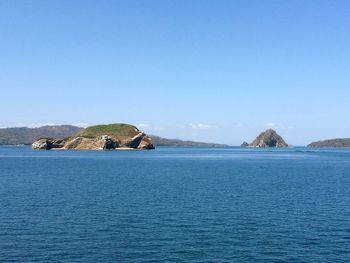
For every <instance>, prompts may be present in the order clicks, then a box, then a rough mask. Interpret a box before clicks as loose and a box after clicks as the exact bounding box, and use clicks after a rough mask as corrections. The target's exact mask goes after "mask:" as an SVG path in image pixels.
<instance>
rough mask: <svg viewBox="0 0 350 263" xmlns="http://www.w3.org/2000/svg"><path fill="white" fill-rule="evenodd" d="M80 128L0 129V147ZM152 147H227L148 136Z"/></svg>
mask: <svg viewBox="0 0 350 263" xmlns="http://www.w3.org/2000/svg"><path fill="white" fill-rule="evenodd" d="M82 129H83V128H82V127H77V126H73V125H52V126H48V125H46V126H43V127H39V128H28V127H14V128H2V129H0V145H31V144H32V143H33V142H34V141H37V140H38V139H41V138H56V139H65V138H68V137H71V136H74V135H75V134H76V133H77V132H78V131H80V130H82ZM148 137H149V138H151V140H152V144H153V145H154V146H156V147H157V146H167V147H209V148H211V147H229V146H228V145H226V144H218V143H206V142H197V141H184V140H180V139H166V138H162V137H159V136H156V135H148Z"/></svg>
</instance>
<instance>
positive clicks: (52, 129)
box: [0, 125, 81, 145]
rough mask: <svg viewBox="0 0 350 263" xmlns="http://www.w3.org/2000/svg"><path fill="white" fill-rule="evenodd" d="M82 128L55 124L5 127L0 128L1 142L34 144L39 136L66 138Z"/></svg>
mask: <svg viewBox="0 0 350 263" xmlns="http://www.w3.org/2000/svg"><path fill="white" fill-rule="evenodd" d="M80 129H81V128H80V127H76V126H72V125H53V126H43V127H39V128H27V127H19V128H4V129H0V144H2V145H4V144H7V145H18V144H28V145H29V144H32V143H33V142H34V141H36V140H37V139H39V138H65V137H68V136H71V135H72V134H75V133H77V132H78V131H79V130H80Z"/></svg>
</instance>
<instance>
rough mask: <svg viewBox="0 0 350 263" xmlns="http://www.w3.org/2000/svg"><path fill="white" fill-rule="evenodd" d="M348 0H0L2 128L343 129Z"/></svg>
mask: <svg viewBox="0 0 350 263" xmlns="http://www.w3.org/2000/svg"><path fill="white" fill-rule="evenodd" d="M349 14H350V1H347V0H344V1H337V0H329V1H321V0H319V1H311V0H310V1H297V0H294V1H279V0H276V1H267V0H266V1H260V0H256V1H247V0H242V1H233V0H232V1H231V0H230V1H214V0H212V1H205V0H197V1H191V0H183V1H180V0H172V1H170V0H169V1H167V0H160V1H141V0H140V1H128V0H125V1H116V0H111V1H104V0H102V1H86V0H84V1H77V0H74V1H62V0H60V1H40V0H35V1H34V0H33V1H24V0H23V1H14V0H7V1H6V0H1V1H0V91H1V92H0V96H1V97H0V127H9V126H21V125H30V126H35V125H40V124H45V123H54V124H76V123H83V124H85V125H91V124H97V123H114V122H127V123H132V124H135V125H140V126H141V128H142V129H143V130H145V131H146V132H148V133H152V134H157V135H161V136H165V137H170V138H181V139H192V140H202V141H214V142H222V143H229V144H233V145H236V144H240V143H241V142H242V141H243V140H247V141H251V140H252V139H253V138H254V137H255V136H256V135H257V133H259V132H260V131H262V130H264V129H266V128H267V127H273V128H275V129H276V130H277V131H278V132H279V133H280V134H281V135H282V136H283V137H285V139H286V140H287V142H289V143H290V144H294V145H304V144H306V143H308V142H310V141H313V140H317V139H324V138H332V137H350V123H349V115H350V15H349Z"/></svg>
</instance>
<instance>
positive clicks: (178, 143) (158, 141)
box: [149, 135, 230, 148]
mask: <svg viewBox="0 0 350 263" xmlns="http://www.w3.org/2000/svg"><path fill="white" fill-rule="evenodd" d="M149 137H150V138H151V139H152V141H153V144H154V145H156V146H168V147H209V148H221V147H230V146H229V145H227V144H220V143H208V142H196V141H183V140H179V139H165V138H162V137H159V136H156V135H150V136H149Z"/></svg>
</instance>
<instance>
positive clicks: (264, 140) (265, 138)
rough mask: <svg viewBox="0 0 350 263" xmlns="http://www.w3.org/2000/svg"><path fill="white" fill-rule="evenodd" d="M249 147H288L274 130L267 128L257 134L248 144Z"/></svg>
mask: <svg viewBox="0 0 350 263" xmlns="http://www.w3.org/2000/svg"><path fill="white" fill-rule="evenodd" d="M249 146H250V147H288V144H287V143H286V142H285V141H284V140H283V138H282V137H281V136H280V135H278V134H277V132H276V131H275V130H272V129H268V130H266V131H264V132H262V133H260V134H259V136H258V137H256V139H255V140H254V141H253V142H252V143H251V144H249Z"/></svg>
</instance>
